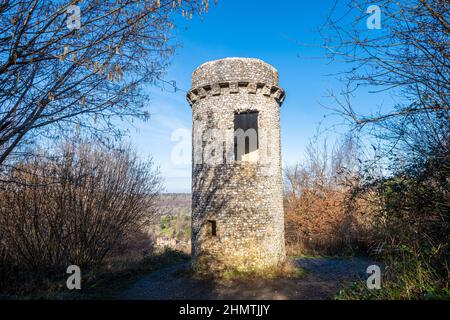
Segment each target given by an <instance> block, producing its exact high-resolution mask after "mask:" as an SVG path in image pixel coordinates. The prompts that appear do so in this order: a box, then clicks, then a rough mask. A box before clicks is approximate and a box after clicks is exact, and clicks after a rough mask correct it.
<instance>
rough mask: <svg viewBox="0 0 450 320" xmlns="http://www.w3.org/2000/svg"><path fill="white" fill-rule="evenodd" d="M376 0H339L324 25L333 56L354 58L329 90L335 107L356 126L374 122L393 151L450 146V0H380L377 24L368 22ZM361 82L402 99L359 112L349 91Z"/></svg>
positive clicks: (326, 43) (427, 150) (422, 151)
mask: <svg viewBox="0 0 450 320" xmlns="http://www.w3.org/2000/svg"><path fill="white" fill-rule="evenodd" d="M342 3H344V6H342ZM373 4H374V3H372V1H366V0H349V1H344V2H336V4H335V6H334V8H333V10H332V12H331V13H330V15H329V17H328V19H327V23H326V24H325V26H324V27H323V28H322V29H321V32H322V34H323V39H324V47H325V49H326V50H327V52H328V55H329V57H330V58H331V59H337V60H341V61H345V62H347V63H348V65H349V68H348V70H346V71H344V72H342V73H341V80H342V81H343V83H344V86H343V90H342V92H340V93H339V94H337V93H335V92H331V96H332V97H333V98H334V99H335V102H336V103H337V106H338V107H337V108H333V109H334V111H336V112H338V113H339V114H341V115H344V116H345V117H347V118H348V119H351V120H352V121H353V123H354V124H355V125H356V127H357V128H359V129H362V128H364V127H369V128H370V127H376V130H375V131H374V132H375V133H376V134H377V135H378V136H379V137H381V138H383V139H384V140H385V142H391V143H390V144H389V147H388V151H390V152H391V151H392V150H393V149H402V148H403V150H409V151H412V152H413V153H415V154H416V155H417V156H422V157H423V156H425V157H427V156H429V155H430V153H431V152H433V151H432V150H448V145H449V140H448V130H449V120H448V119H449V111H450V110H449V109H450V3H449V1H447V0H413V1H410V0H401V1H393V0H384V1H378V2H377V3H376V4H377V5H378V7H379V9H380V11H379V13H380V15H381V16H380V21H381V25H380V26H379V27H380V29H379V30H377V29H370V28H368V26H367V24H366V22H367V20H368V19H371V15H373V14H376V12H372V11H371V10H372V9H370V7H371V5H373ZM372 7H373V6H372ZM368 9H370V10H368ZM340 12H344V13H343V14H339V13H340ZM364 87H365V88H368V89H369V90H370V91H371V92H372V93H377V92H385V93H388V94H395V95H396V97H397V100H398V103H397V104H396V105H394V106H392V108H391V110H390V111H385V112H377V113H371V114H367V113H366V114H360V113H358V111H357V108H355V106H354V104H353V102H352V98H353V97H354V95H356V94H357V92H359V91H358V90H359V89H361V88H364ZM441 153H442V151H441ZM397 160H398V159H397Z"/></svg>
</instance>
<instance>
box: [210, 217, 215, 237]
mask: <svg viewBox="0 0 450 320" xmlns="http://www.w3.org/2000/svg"><path fill="white" fill-rule="evenodd" d="M208 232H209V235H210V236H213V237H216V236H217V222H216V220H208Z"/></svg>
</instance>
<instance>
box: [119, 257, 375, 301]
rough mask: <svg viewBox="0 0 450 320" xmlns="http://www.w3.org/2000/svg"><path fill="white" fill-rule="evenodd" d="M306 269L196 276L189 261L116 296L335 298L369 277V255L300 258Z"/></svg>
mask: <svg viewBox="0 0 450 320" xmlns="http://www.w3.org/2000/svg"><path fill="white" fill-rule="evenodd" d="M294 261H295V263H296V264H297V265H298V266H299V267H301V268H303V269H304V270H305V271H306V274H305V275H304V276H303V277H300V278H277V279H235V280H217V279H197V278H194V277H192V276H189V272H186V271H187V270H189V263H182V264H177V265H174V266H171V267H168V268H164V269H161V270H159V271H155V272H152V273H150V274H148V275H146V276H144V277H143V278H142V279H140V280H139V281H137V282H136V283H134V284H133V285H131V286H130V287H129V288H128V289H127V290H126V291H125V292H123V293H122V294H120V295H119V296H117V299H139V300H140V299H148V300H173V299H176V300H182V299H194V300H196V299H206V300H208V299H232V300H241V299H249V300H253V299H255V300H263V299H270V300H285V299H289V300H303V299H332V298H333V297H334V295H335V293H336V292H337V290H339V287H340V286H341V285H343V284H348V283H350V282H353V281H356V280H358V279H360V278H366V277H367V275H366V268H367V267H368V266H369V265H371V264H374V262H373V261H371V260H370V259H367V258H345V259H342V258H297V259H295V260H294Z"/></svg>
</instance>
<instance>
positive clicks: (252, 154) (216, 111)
mask: <svg viewBox="0 0 450 320" xmlns="http://www.w3.org/2000/svg"><path fill="white" fill-rule="evenodd" d="M284 97H285V93H284V91H283V90H282V89H281V88H279V87H278V72H277V70H276V69H275V68H273V67H272V66H271V65H269V64H267V63H265V62H263V61H261V60H259V59H252V58H226V59H222V60H216V61H211V62H207V63H205V64H203V65H201V66H200V67H198V68H197V69H196V70H195V71H194V73H193V75H192V89H191V90H190V91H189V92H188V94H187V99H188V101H189V104H190V105H191V107H192V120H193V126H192V139H193V148H192V150H193V152H192V158H193V165H192V254H193V264H194V267H195V268H196V269H197V270H199V269H200V270H206V271H208V270H209V271H213V270H220V269H229V268H231V269H236V270H242V271H244V270H246V271H249V270H257V269H265V268H268V267H273V266H277V265H279V264H280V263H282V262H283V261H284V258H285V247H284V215H283V194H282V192H283V190H282V174H281V148H280V106H281V104H282V102H283V100H284Z"/></svg>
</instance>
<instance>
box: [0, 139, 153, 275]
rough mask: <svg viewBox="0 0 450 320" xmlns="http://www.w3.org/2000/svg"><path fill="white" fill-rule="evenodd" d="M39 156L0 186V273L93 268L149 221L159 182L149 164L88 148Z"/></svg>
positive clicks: (74, 145) (126, 152)
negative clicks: (9, 269)
mask: <svg viewBox="0 0 450 320" xmlns="http://www.w3.org/2000/svg"><path fill="white" fill-rule="evenodd" d="M42 153H44V154H43V155H44V156H45V157H42V156H35V157H33V158H31V159H28V160H26V161H24V162H21V163H20V164H17V165H16V166H15V167H14V168H12V169H11V170H10V171H9V176H10V180H11V181H14V183H7V184H4V183H3V184H0V199H1V203H2V205H1V206H0V244H1V246H0V257H2V256H3V259H5V261H2V264H4V265H5V266H6V265H7V263H12V264H14V265H18V266H19V267H20V268H22V269H24V270H34V271H35V272H38V271H40V270H52V269H54V268H58V267H61V266H67V265H69V264H71V263H76V264H79V265H83V266H88V267H94V266H96V265H98V264H99V263H101V262H102V261H103V260H104V259H105V257H107V256H108V255H109V254H111V253H112V252H113V250H114V249H116V248H117V247H118V246H119V245H121V244H123V243H124V242H125V241H126V240H127V239H128V237H131V236H133V235H134V234H136V232H139V231H140V230H142V227H143V226H145V225H146V224H147V222H148V221H149V219H150V218H151V217H152V215H153V214H155V212H156V210H157V208H156V205H155V201H156V198H157V196H158V194H159V192H160V190H161V176H160V174H159V170H158V168H156V167H155V166H154V164H153V162H152V161H151V160H150V161H140V160H138V158H137V156H136V154H134V153H133V152H132V151H130V149H126V148H125V149H124V148H116V149H113V150H111V149H109V148H106V147H101V146H98V145H95V144H92V143H90V142H89V141H71V142H67V143H65V144H62V145H61V146H60V147H59V148H58V149H57V150H53V151H51V152H42ZM5 250H6V251H5ZM1 271H3V270H2V269H1V268H0V272H1ZM32 274H34V275H37V274H36V273H32Z"/></svg>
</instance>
